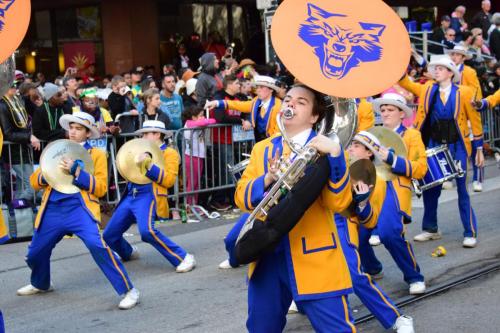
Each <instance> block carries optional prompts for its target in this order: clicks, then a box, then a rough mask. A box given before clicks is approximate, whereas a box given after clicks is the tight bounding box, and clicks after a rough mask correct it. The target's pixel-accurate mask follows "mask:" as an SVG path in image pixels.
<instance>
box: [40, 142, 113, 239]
mask: <svg viewBox="0 0 500 333" xmlns="http://www.w3.org/2000/svg"><path fill="white" fill-rule="evenodd" d="M83 147H84V148H85V149H87V151H88V152H89V154H90V157H91V158H92V161H93V162H94V174H93V175H92V174H89V173H88V172H86V171H85V170H80V175H79V176H78V177H77V178H75V179H74V181H73V184H74V185H75V186H77V187H79V188H80V192H79V193H78V197H79V198H80V200H81V203H82V207H83V208H85V210H87V212H88V213H89V215H90V217H91V218H92V219H93V220H94V221H96V222H100V221H101V207H100V204H99V198H101V197H103V196H104V195H105V194H106V192H107V190H108V161H107V158H106V153H105V152H103V151H102V150H100V149H98V148H92V147H91V146H90V145H89V144H88V142H86V143H85V144H84V146H83ZM30 184H31V186H32V187H33V188H34V189H35V191H40V190H44V192H43V197H42V204H41V206H40V210H39V211H38V214H37V216H36V219H35V230H37V229H38V227H39V226H40V222H41V220H42V218H43V214H44V213H45V208H46V206H47V202H48V201H49V198H50V196H51V194H52V193H54V194H58V195H64V194H61V193H60V192H58V191H56V190H54V189H53V188H52V187H51V186H50V185H49V184H47V182H46V181H45V179H44V178H43V176H42V172H41V169H40V168H38V169H37V170H36V171H35V172H34V173H33V174H32V175H31V177H30Z"/></svg>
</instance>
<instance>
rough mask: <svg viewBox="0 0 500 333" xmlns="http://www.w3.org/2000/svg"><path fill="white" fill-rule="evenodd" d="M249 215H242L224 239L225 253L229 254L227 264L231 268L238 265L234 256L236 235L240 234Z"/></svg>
mask: <svg viewBox="0 0 500 333" xmlns="http://www.w3.org/2000/svg"><path fill="white" fill-rule="evenodd" d="M249 215H250V214H248V213H244V214H242V215H241V216H240V218H239V220H238V222H236V223H235V225H234V226H233V227H232V228H231V230H229V232H228V234H227V235H226V237H225V238H224V244H225V245H226V251H227V253H228V254H229V264H230V265H231V267H234V268H236V267H238V266H239V265H240V264H239V263H238V260H236V258H235V254H234V247H235V246H236V240H237V239H238V235H239V234H240V231H241V229H242V228H243V225H244V224H245V221H246V220H247V218H248V216H249Z"/></svg>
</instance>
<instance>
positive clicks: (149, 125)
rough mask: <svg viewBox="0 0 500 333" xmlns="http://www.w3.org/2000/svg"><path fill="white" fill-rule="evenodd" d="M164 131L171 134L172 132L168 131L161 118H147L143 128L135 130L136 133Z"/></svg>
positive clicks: (163, 132)
mask: <svg viewBox="0 0 500 333" xmlns="http://www.w3.org/2000/svg"><path fill="white" fill-rule="evenodd" d="M151 132H155V133H162V134H165V135H170V132H169V131H167V129H166V128H165V123H164V122H163V121H159V120H146V121H145V122H144V123H142V128H141V129H139V130H137V131H135V132H134V134H135V135H141V134H144V133H151Z"/></svg>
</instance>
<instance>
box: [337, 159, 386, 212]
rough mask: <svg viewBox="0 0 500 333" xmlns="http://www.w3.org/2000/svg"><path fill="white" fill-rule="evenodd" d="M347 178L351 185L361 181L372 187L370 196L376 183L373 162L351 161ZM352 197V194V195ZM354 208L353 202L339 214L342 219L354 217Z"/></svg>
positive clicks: (363, 160) (365, 160)
mask: <svg viewBox="0 0 500 333" xmlns="http://www.w3.org/2000/svg"><path fill="white" fill-rule="evenodd" d="M349 176H350V177H351V183H352V184H354V183H356V182H357V181H362V182H363V183H365V184H366V185H368V186H373V187H372V189H371V190H370V196H371V195H372V193H373V190H374V189H375V184H376V182H377V172H376V170H375V166H374V165H373V162H372V161H370V160H367V159H359V160H355V159H351V160H350V165H349ZM353 195H354V194H353ZM355 208H356V203H355V202H354V201H353V202H351V204H350V205H349V207H347V208H346V209H345V210H344V211H342V212H341V213H340V214H341V215H342V216H344V217H347V218H349V217H351V216H353V215H354V212H355Z"/></svg>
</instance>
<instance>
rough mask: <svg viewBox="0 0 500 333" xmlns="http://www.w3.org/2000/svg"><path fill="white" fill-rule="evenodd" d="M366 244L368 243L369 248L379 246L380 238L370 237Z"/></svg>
mask: <svg viewBox="0 0 500 333" xmlns="http://www.w3.org/2000/svg"><path fill="white" fill-rule="evenodd" d="M368 243H370V245H371V246H378V245H380V237H379V236H378V235H371V236H370V239H369V240H368Z"/></svg>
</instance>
